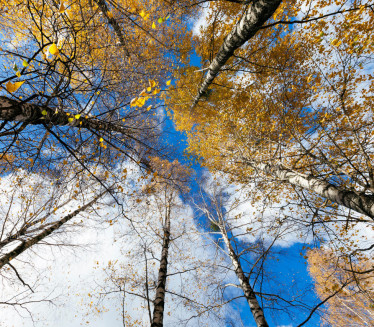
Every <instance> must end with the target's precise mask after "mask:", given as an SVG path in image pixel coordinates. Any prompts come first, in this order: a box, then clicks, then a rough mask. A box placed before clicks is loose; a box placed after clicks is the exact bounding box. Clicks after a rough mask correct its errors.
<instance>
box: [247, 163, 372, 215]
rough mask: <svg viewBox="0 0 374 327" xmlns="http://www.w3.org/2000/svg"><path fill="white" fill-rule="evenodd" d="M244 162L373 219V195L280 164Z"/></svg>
mask: <svg viewBox="0 0 374 327" xmlns="http://www.w3.org/2000/svg"><path fill="white" fill-rule="evenodd" d="M245 162H246V164H248V165H249V166H251V167H252V168H254V169H257V170H260V171H262V172H263V173H265V174H267V175H270V176H272V177H274V178H276V179H277V180H280V181H284V182H287V183H290V184H292V185H294V186H297V187H301V188H304V189H307V190H310V191H312V192H314V193H316V194H318V195H320V196H322V197H324V198H326V199H328V200H330V201H331V202H333V203H337V204H339V205H342V206H344V207H346V208H348V209H352V210H354V211H356V212H358V213H360V214H364V215H366V216H368V217H370V218H372V219H374V195H366V194H360V193H358V192H354V191H351V190H347V189H344V188H342V187H339V186H335V185H333V184H331V183H329V182H328V181H326V180H322V179H320V178H317V177H314V176H311V175H306V174H302V173H299V172H296V171H293V170H291V169H287V168H284V167H282V166H280V165H270V164H264V163H262V164H259V163H253V162H250V161H248V160H245Z"/></svg>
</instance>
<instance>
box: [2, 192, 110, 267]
mask: <svg viewBox="0 0 374 327" xmlns="http://www.w3.org/2000/svg"><path fill="white" fill-rule="evenodd" d="M106 192H108V191H107V190H106V191H104V192H102V193H100V194H99V195H98V196H96V197H95V198H94V199H93V200H92V201H90V202H89V203H87V204H85V205H84V206H82V207H81V208H79V209H77V210H75V211H73V212H72V213H71V214H69V215H67V216H65V217H64V218H62V219H60V220H58V221H57V222H55V223H54V224H52V225H50V226H49V227H48V228H46V229H44V230H43V231H42V232H40V233H39V234H37V235H35V236H34V237H31V238H30V239H29V240H27V241H22V242H21V244H19V245H18V246H16V247H15V248H14V249H13V250H12V251H10V252H8V253H7V254H5V255H3V256H2V257H1V258H0V269H1V268H2V267H3V266H4V265H6V264H7V263H9V261H11V260H12V259H14V258H16V257H17V256H18V255H20V254H21V253H23V252H24V251H26V250H27V249H28V248H30V247H32V246H33V245H35V244H36V243H38V242H39V241H41V240H42V239H44V238H46V237H47V236H49V235H51V234H52V233H53V232H54V231H55V230H57V229H59V228H60V227H61V226H62V225H63V224H65V223H66V222H68V221H69V220H70V219H72V218H74V217H75V216H77V215H78V214H79V213H80V212H82V211H84V210H86V209H87V208H88V207H90V206H91V205H93V204H94V203H95V202H96V201H97V200H98V199H99V198H101V197H102V196H103V195H104V194H105V193H106Z"/></svg>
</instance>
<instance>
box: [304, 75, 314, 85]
mask: <svg viewBox="0 0 374 327" xmlns="http://www.w3.org/2000/svg"><path fill="white" fill-rule="evenodd" d="M312 78H313V75H312V74H310V75H309V76H308V78H307V79H306V82H307V83H310V82H311V81H312Z"/></svg>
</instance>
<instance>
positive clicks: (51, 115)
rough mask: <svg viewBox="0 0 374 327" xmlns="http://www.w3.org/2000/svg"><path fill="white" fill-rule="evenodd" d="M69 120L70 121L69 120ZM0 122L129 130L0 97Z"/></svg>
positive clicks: (122, 132)
mask: <svg viewBox="0 0 374 327" xmlns="http://www.w3.org/2000/svg"><path fill="white" fill-rule="evenodd" d="M69 119H70V120H69ZM0 120H4V121H17V122H24V123H27V124H32V125H55V126H72V127H77V128H85V129H89V130H95V131H105V132H118V133H121V134H123V135H129V134H131V133H130V130H129V129H128V128H126V127H125V126H123V125H119V124H118V125H117V124H113V123H110V122H107V121H103V120H100V119H97V118H93V117H87V118H86V117H85V116H84V115H83V114H82V116H81V117H79V118H78V119H75V118H74V117H73V116H72V115H69V116H68V115H67V112H65V111H64V110H62V109H58V108H50V107H43V106H39V105H36V104H32V103H25V102H21V101H17V100H13V99H9V98H7V97H4V96H0Z"/></svg>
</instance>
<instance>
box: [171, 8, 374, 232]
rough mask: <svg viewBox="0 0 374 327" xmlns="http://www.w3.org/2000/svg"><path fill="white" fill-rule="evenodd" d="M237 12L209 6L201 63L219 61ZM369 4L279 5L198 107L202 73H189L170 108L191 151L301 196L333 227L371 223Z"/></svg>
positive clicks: (235, 176) (219, 167) (220, 167)
mask: <svg viewBox="0 0 374 327" xmlns="http://www.w3.org/2000/svg"><path fill="white" fill-rule="evenodd" d="M332 4H336V7H334V6H330V5H332ZM234 6H235V5H234V4H227V3H224V2H222V3H220V4H218V3H214V4H213V3H212V4H211V5H210V9H211V10H210V11H209V12H208V17H207V24H206V26H205V27H203V28H202V29H201V33H200V34H199V35H198V36H197V39H198V40H199V41H201V42H200V43H199V44H200V46H199V48H198V53H199V54H201V56H202V59H203V65H205V63H206V62H210V61H212V60H213V59H212V58H216V56H219V55H220V53H221V50H222V49H221V48H220V46H221V45H222V44H223V42H226V40H227V39H225V41H223V40H224V37H225V36H226V35H229V34H227V33H226V31H227V30H230V28H231V27H232V26H236V20H237V19H240V17H241V16H240V15H241V13H242V12H240V14H237V13H236V12H234ZM371 6H372V4H371V2H365V1H364V2H357V3H356V2H355V3H350V4H347V3H346V4H340V3H335V2H330V3H329V4H327V3H323V2H320V1H311V2H308V5H307V6H306V7H304V3H302V2H294V3H281V4H280V6H279V7H278V9H277V11H275V13H274V14H273V15H272V16H271V18H270V19H269V20H268V21H267V22H266V23H264V25H263V26H262V27H261V28H259V31H258V32H257V34H255V35H254V36H252V38H251V39H250V40H249V41H248V42H247V43H245V44H243V45H242V46H241V47H239V48H237V49H236V52H235V53H234V54H233V55H232V56H231V57H230V59H229V60H227V61H226V63H225V66H223V67H221V68H220V73H219V74H218V75H216V76H215V79H214V84H212V83H211V88H210V89H209V90H208V92H206V94H205V96H204V97H202V98H201V99H200V100H201V101H200V102H199V105H198V106H195V107H194V109H193V110H191V104H193V103H194V101H195V100H194V99H195V95H193V92H191V89H193V85H196V84H198V85H200V83H199V80H200V79H201V75H199V74H200V73H199V72H197V71H196V70H198V69H197V68H196V67H186V68H183V69H182V70H181V71H180V73H177V76H178V78H179V80H178V83H177V85H176V87H175V88H173V90H172V92H171V93H170V99H169V104H170V106H173V111H174V119H175V121H176V123H177V125H178V126H179V128H180V129H181V130H185V131H186V132H187V134H188V136H189V149H190V151H191V152H192V153H193V154H195V155H196V156H197V157H198V158H200V159H201V162H202V164H203V165H205V166H206V167H208V168H209V169H210V170H211V171H215V172H218V171H220V172H224V173H226V174H228V175H229V176H230V178H231V180H232V181H234V182H236V183H242V184H246V183H251V182H257V181H258V182H259V183H261V184H262V185H263V186H266V185H267V186H266V187H268V189H269V190H273V194H274V197H276V196H279V197H282V196H283V195H284V194H285V195H286V197H289V201H293V196H294V195H296V197H297V196H298V195H300V194H303V196H305V197H306V198H309V199H311V202H310V207H312V206H313V205H312V203H316V202H317V203H318V204H317V206H316V207H314V209H313V210H314V212H318V211H319V209H320V208H322V210H326V211H330V217H329V218H328V219H326V221H325V223H326V224H330V225H331V224H333V220H334V218H332V217H334V215H335V222H337V221H340V222H341V221H342V220H343V219H345V222H346V223H347V224H348V225H349V224H350V223H351V222H353V223H368V224H369V225H370V224H372V220H373V217H374V216H373V213H374V212H373V208H374V202H373V192H372V186H371V185H372V184H373V178H372V175H373V174H372V164H371V162H372V160H373V153H372V148H373V146H372V145H373V139H372V136H373V135H372V129H373V128H372V127H373V121H372V112H371V109H370V108H371V107H372V99H373V94H372V92H373V79H372V60H373V56H372V54H373V48H372V43H371V41H370V39H371V30H372V28H371V27H370V26H372V23H373V12H372V10H371V9H370V8H371ZM235 8H241V7H240V5H237V7H235ZM242 10H243V9H242ZM238 16H239V17H238ZM243 17H244V16H243ZM212 62H213V61H212ZM208 71H209V72H210V70H209V69H208ZM201 74H205V70H204V69H203V71H202V73H201ZM209 76H210V73H207V74H206V78H208V79H209ZM203 81H205V75H204V77H203ZM203 83H204V82H203ZM191 115H192V118H191ZM260 180H262V181H263V182H260ZM300 201H302V200H301V199H300ZM337 209H339V210H337ZM313 216H314V218H313ZM343 216H344V217H345V218H343ZM311 219H312V220H311V222H312V223H314V222H316V219H318V214H316V215H313V214H312V215H311Z"/></svg>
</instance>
